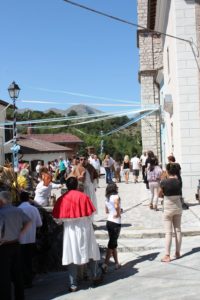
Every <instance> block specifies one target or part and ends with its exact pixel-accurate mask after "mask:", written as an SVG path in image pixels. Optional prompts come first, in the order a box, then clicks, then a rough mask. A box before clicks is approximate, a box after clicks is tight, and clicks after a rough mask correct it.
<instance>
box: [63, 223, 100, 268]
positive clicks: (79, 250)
mask: <svg viewBox="0 0 200 300" xmlns="http://www.w3.org/2000/svg"><path fill="white" fill-rule="evenodd" d="M63 221H64V225H63V226H64V237H63V256H62V264H63V265H69V264H71V263H74V264H76V265H82V264H86V263H88V262H89V260H90V259H93V260H95V261H96V260H100V252H99V247H98V244H97V242H96V238H95V235H94V230H93V227H92V221H91V218H90V217H83V218H78V219H63Z"/></svg>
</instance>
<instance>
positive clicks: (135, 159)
mask: <svg viewBox="0 0 200 300" xmlns="http://www.w3.org/2000/svg"><path fill="white" fill-rule="evenodd" d="M131 166H132V170H133V177H134V183H137V182H138V176H139V171H140V159H139V158H138V157H137V155H136V154H134V156H133V157H132V158H131Z"/></svg>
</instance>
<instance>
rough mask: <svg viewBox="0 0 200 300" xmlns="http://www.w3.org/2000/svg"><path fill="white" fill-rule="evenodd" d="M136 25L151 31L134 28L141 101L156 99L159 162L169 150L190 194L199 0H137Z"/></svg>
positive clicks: (194, 167)
mask: <svg viewBox="0 0 200 300" xmlns="http://www.w3.org/2000/svg"><path fill="white" fill-rule="evenodd" d="M138 24H139V25H142V26H143V27H145V28H148V29H150V30H154V32H152V31H151V32H149V30H145V29H144V28H142V29H139V30H138V45H139V47H140V72H139V75H140V77H139V78H140V82H141V95H142V102H143V103H145V104H146V103H148V99H151V101H155V102H156V101H158V102H159V103H160V107H161V109H160V118H158V117H157V119H156V118H155V119H156V120H154V122H158V123H160V124H159V125H158V127H160V137H161V139H160V141H161V142H160V149H161V151H160V153H161V157H162V161H163V165H164V164H165V163H166V162H167V156H168V155H169V154H170V153H173V154H174V155H175V157H176V159H177V161H178V162H179V163H180V164H181V167H182V178H183V193H184V196H185V197H186V198H187V199H193V198H194V195H195V192H196V189H197V184H198V179H200V78H199V71H200V58H199V46H200V1H199V0H168V1H163V0H138ZM155 32H160V33H161V34H160V35H157V37H156V33H155ZM162 33H164V34H162ZM151 37H152V38H151ZM148 40H149V41H148ZM147 44H148V45H147ZM155 51H156V52H155ZM147 56H148V57H147ZM155 56H156V57H155ZM146 73H147V75H146ZM144 74H145V75H146V76H145V75H144ZM148 80H149V85H150V83H152V87H151V88H150V87H149V88H148V87H147V85H148V83H147V82H148ZM152 91H153V96H152ZM148 93H149V95H148ZM159 121H160V122H159ZM145 126H146V125H145ZM145 126H144V128H143V131H142V134H143V135H144V136H143V141H144V147H146V148H151V144H153V140H154V143H155V144H156V143H157V139H158V136H155V135H154V134H153V132H151V135H150V138H149V141H148V140H147V139H146V137H147V138H148V136H147V134H145ZM148 143H149V146H148Z"/></svg>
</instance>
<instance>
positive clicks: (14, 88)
mask: <svg viewBox="0 0 200 300" xmlns="http://www.w3.org/2000/svg"><path fill="white" fill-rule="evenodd" d="M19 92H20V88H19V86H18V85H17V84H16V83H15V82H14V81H13V82H12V83H11V84H10V85H9V87H8V93H9V96H10V98H11V99H12V100H13V147H12V148H11V150H12V151H13V167H14V172H18V152H19V149H20V147H19V145H17V124H16V121H17V118H16V116H17V107H16V99H17V98H18V96H19Z"/></svg>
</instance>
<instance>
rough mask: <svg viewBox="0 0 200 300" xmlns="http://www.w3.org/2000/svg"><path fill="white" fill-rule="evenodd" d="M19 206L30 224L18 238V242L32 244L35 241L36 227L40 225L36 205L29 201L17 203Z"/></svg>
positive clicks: (40, 221)
mask: <svg viewBox="0 0 200 300" xmlns="http://www.w3.org/2000/svg"><path fill="white" fill-rule="evenodd" d="M19 208H20V209H21V210H23V212H24V213H25V214H26V215H27V216H28V217H29V218H30V219H31V222H32V223H31V226H30V227H29V228H28V230H27V231H26V232H25V233H24V234H23V236H22V237H21V238H20V244H32V243H35V238H36V228H37V227H40V226H42V220H41V217H40V213H39V211H38V209H37V208H36V207H34V206H33V205H31V204H30V203H29V202H23V203H22V204H20V205H19Z"/></svg>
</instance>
